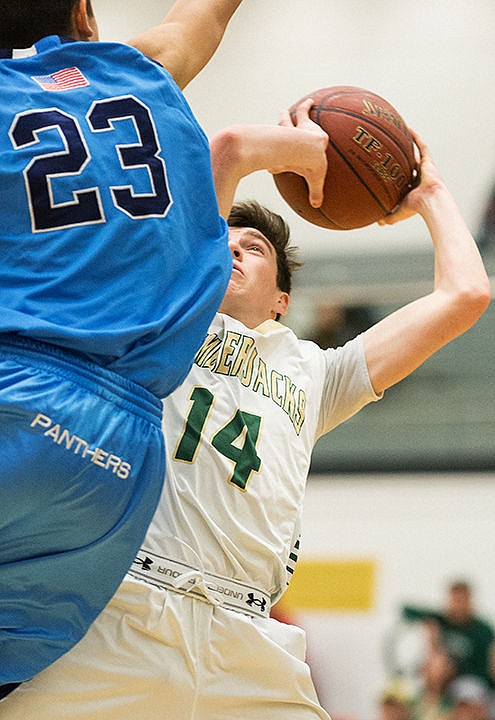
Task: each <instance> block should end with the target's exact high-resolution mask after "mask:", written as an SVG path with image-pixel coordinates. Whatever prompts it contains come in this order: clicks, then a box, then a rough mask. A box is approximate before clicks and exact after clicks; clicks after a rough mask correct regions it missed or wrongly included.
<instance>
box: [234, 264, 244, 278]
mask: <svg viewBox="0 0 495 720" xmlns="http://www.w3.org/2000/svg"><path fill="white" fill-rule="evenodd" d="M234 270H236V271H237V272H238V273H240V274H241V275H244V273H243V272H242V270H241V267H240V265H238V263H236V262H234V264H233V266H232V272H234Z"/></svg>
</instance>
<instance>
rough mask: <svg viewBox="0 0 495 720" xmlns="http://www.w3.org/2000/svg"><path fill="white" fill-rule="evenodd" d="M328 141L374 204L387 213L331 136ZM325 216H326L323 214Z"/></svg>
mask: <svg viewBox="0 0 495 720" xmlns="http://www.w3.org/2000/svg"><path fill="white" fill-rule="evenodd" d="M329 142H330V145H331V146H332V147H333V149H334V150H335V151H336V152H337V153H338V154H339V155H340V157H341V159H342V160H343V161H344V162H345V164H346V165H347V166H348V168H349V169H350V170H351V171H352V172H353V173H354V175H355V176H356V177H357V179H358V180H359V182H360V183H361V185H363V186H364V187H365V188H366V190H367V191H368V192H369V194H370V195H371V197H372V198H373V200H374V201H375V202H376V204H377V205H378V207H379V208H380V209H381V210H382V211H383V212H384V213H385V215H388V214H389V212H390V210H388V209H387V208H386V207H384V206H383V205H382V203H381V202H380V200H379V199H378V198H377V196H376V195H375V193H374V192H373V190H372V189H371V188H370V187H368V185H367V183H366V182H365V181H364V180H363V178H362V177H361V176H360V175H359V173H358V172H357V170H355V169H354V167H353V166H352V165H351V163H350V162H349V161H348V160H347V158H346V156H345V155H343V154H342V152H341V151H340V150H339V148H338V147H337V145H336V144H335V143H334V142H333V140H332V138H329ZM323 214H324V213H323ZM325 217H327V216H326V215H325ZM327 219H328V220H331V221H332V222H334V221H333V220H332V219H331V218H327Z"/></svg>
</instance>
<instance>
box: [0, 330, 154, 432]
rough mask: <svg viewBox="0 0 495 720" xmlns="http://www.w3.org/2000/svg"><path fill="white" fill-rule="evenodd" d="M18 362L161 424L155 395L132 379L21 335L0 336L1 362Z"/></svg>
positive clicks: (57, 347)
mask: <svg viewBox="0 0 495 720" xmlns="http://www.w3.org/2000/svg"><path fill="white" fill-rule="evenodd" d="M2 357H3V358H16V359H17V360H18V361H20V362H24V363H26V360H30V361H31V362H32V365H33V366H34V367H35V368H39V369H46V370H49V371H51V372H54V373H55V374H58V375H59V376H62V377H68V378H70V379H72V380H74V381H75V382H77V383H78V384H79V385H81V386H83V387H85V388H87V389H88V390H90V391H92V392H93V393H95V394H97V395H100V396H102V397H105V396H108V398H109V399H110V400H111V401H112V402H116V403H118V404H120V405H121V406H123V407H127V408H128V409H129V410H130V411H132V412H134V413H138V414H141V415H143V417H145V418H146V419H147V420H150V421H151V422H153V423H154V424H155V425H160V424H161V417H162V403H161V401H160V399H159V398H158V397H156V395H153V393H152V392H150V391H149V390H147V389H146V388H145V387H143V386H142V385H138V384H137V383H135V382H133V381H132V380H130V379H129V378H126V377H124V376H122V375H118V374H117V373H115V372H113V371H112V370H108V369H107V368H105V367H102V366H101V365H97V364H96V363H93V362H91V361H90V360H87V359H86V358H83V357H82V356H80V355H79V354H78V353H76V352H73V351H72V350H68V349H67V348H62V347H59V346H58V345H51V344H50V343H45V342H43V341H41V340H32V339H31V338H27V337H23V336H22V335H14V334H10V333H0V358H2Z"/></svg>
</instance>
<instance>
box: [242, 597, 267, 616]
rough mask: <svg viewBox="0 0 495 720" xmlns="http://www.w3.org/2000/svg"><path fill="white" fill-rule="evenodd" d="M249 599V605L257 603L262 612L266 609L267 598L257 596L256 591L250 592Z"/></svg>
mask: <svg viewBox="0 0 495 720" xmlns="http://www.w3.org/2000/svg"><path fill="white" fill-rule="evenodd" d="M248 598H249V600H246V604H247V605H250V606H252V605H257V606H258V607H259V608H260V610H261V612H265V609H266V600H265V598H257V597H255V596H254V593H248Z"/></svg>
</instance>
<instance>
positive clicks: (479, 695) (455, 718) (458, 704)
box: [450, 675, 491, 720]
mask: <svg viewBox="0 0 495 720" xmlns="http://www.w3.org/2000/svg"><path fill="white" fill-rule="evenodd" d="M450 693H451V696H452V703H453V707H452V712H451V715H450V720H488V717H489V712H490V698H491V694H490V690H489V688H488V685H487V684H486V683H485V682H483V680H481V679H480V678H478V677H476V676H474V675H461V676H460V677H458V678H457V679H456V680H454V682H453V683H452V685H451V689H450Z"/></svg>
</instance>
